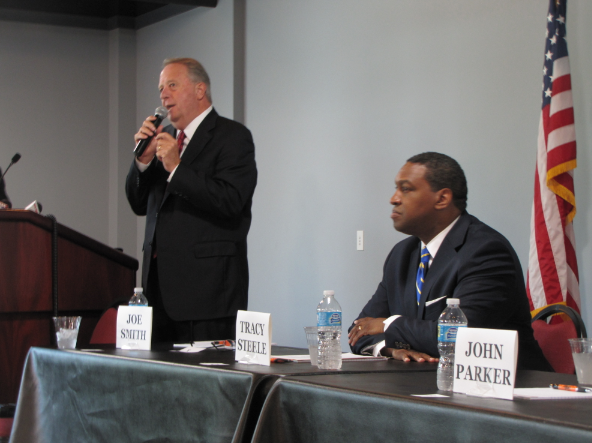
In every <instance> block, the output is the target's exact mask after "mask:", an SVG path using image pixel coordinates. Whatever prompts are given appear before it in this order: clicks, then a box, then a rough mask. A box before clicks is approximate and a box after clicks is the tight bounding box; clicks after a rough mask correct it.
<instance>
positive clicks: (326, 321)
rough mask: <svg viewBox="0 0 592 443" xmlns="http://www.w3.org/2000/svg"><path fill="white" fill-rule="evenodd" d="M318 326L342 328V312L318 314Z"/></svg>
mask: <svg viewBox="0 0 592 443" xmlns="http://www.w3.org/2000/svg"><path fill="white" fill-rule="evenodd" d="M317 326H341V312H317Z"/></svg>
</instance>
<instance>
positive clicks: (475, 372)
mask: <svg viewBox="0 0 592 443" xmlns="http://www.w3.org/2000/svg"><path fill="white" fill-rule="evenodd" d="M517 361H518V332H516V331H507V330H500V329H479V328H459V330H458V335H457V337H456V348H455V353H454V385H453V391H454V392H461V393H463V394H468V395H476V396H479V397H494V398H503V399H506V400H512V399H513V398H514V383H515V381H516V364H517Z"/></svg>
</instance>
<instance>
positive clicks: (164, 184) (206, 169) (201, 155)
mask: <svg viewBox="0 0 592 443" xmlns="http://www.w3.org/2000/svg"><path fill="white" fill-rule="evenodd" d="M159 90H160V98H161V101H162V105H163V106H164V107H166V108H167V109H168V111H169V116H168V117H169V119H170V121H171V125H169V126H167V127H165V128H163V127H162V126H159V127H158V128H156V127H155V126H154V123H153V122H154V120H155V117H154V116H151V117H148V118H147V119H146V120H144V122H143V124H142V127H141V128H140V129H139V131H138V132H137V133H136V134H135V136H134V139H135V141H136V143H137V142H138V141H139V140H142V139H146V138H149V137H152V136H154V138H153V139H152V140H151V142H150V144H149V145H148V147H147V148H146V150H145V151H144V153H143V154H142V155H141V156H140V157H139V158H137V159H134V162H133V163H132V165H131V168H130V171H129V173H128V176H127V181H126V194H127V198H128V201H129V203H130V205H131V207H132V209H133V211H134V212H135V213H136V214H138V215H146V216H147V218H146V233H145V238H144V262H143V269H142V284H143V286H144V288H145V289H146V296H147V298H148V300H149V303H150V305H152V306H153V307H154V322H153V342H157V341H171V340H172V341H191V340H211V339H227V338H234V337H235V322H236V314H237V310H239V309H247V291H248V285H249V270H248V263H247V233H248V232H249V227H250V225H251V202H252V197H253V192H254V190H255V185H256V182H257V169H256V165H255V151H254V149H255V148H254V145H253V138H252V136H251V133H250V131H249V130H248V129H247V128H245V127H244V126H243V125H241V124H240V123H237V122H235V121H232V120H228V119H226V118H223V117H220V116H219V115H218V114H217V113H216V111H215V109H213V107H212V99H211V95H210V80H209V77H208V74H207V73H206V71H205V70H204V69H203V67H202V66H201V64H200V63H199V62H197V61H196V60H193V59H188V58H183V59H167V60H165V61H164V67H163V70H162V72H161V74H160V82H159Z"/></svg>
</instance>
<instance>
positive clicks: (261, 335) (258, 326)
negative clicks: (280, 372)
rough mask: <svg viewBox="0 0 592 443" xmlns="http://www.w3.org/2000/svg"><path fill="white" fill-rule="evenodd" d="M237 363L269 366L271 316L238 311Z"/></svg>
mask: <svg viewBox="0 0 592 443" xmlns="http://www.w3.org/2000/svg"><path fill="white" fill-rule="evenodd" d="M234 359H235V360H236V361H238V362H239V363H248V364H254V365H263V366H269V364H270V359H271V314H266V313H263V312H253V311H238V313H237V315H236V349H235V352H234Z"/></svg>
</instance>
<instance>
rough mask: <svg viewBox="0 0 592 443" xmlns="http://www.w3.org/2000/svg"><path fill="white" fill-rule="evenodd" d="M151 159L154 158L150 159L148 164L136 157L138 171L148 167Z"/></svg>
mask: <svg viewBox="0 0 592 443" xmlns="http://www.w3.org/2000/svg"><path fill="white" fill-rule="evenodd" d="M153 161H154V159H152V160H150V162H149V163H148V164H145V163H142V162H141V161H140V160H138V159H137V158H136V168H138V171H140V172H144V171H145V170H146V169H148V166H150V163H152V162H153Z"/></svg>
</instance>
